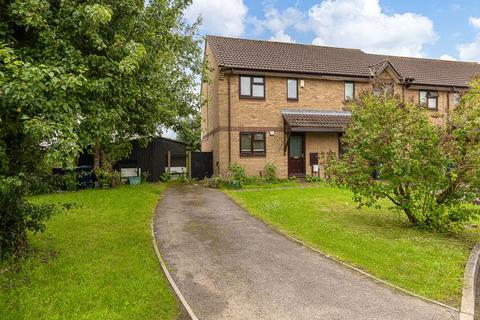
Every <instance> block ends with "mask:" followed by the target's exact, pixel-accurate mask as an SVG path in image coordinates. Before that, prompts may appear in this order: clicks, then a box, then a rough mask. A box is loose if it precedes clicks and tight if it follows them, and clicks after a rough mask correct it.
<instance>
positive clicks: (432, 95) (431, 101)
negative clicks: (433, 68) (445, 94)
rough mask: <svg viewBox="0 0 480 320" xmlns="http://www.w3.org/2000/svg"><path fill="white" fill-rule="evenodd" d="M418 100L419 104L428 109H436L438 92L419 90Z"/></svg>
mask: <svg viewBox="0 0 480 320" xmlns="http://www.w3.org/2000/svg"><path fill="white" fill-rule="evenodd" d="M418 100H419V102H420V105H422V106H424V107H426V108H427V109H429V110H438V92H437V91H426V90H420V92H419V96H418Z"/></svg>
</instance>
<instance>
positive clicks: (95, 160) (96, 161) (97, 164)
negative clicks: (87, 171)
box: [93, 145, 102, 170]
mask: <svg viewBox="0 0 480 320" xmlns="http://www.w3.org/2000/svg"><path fill="white" fill-rule="evenodd" d="M101 160H102V153H101V152H100V146H98V145H96V146H95V154H94V156H93V170H97V169H100V164H101Z"/></svg>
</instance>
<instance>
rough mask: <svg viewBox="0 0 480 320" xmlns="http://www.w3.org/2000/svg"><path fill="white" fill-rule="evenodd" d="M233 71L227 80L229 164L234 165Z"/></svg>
mask: <svg viewBox="0 0 480 320" xmlns="http://www.w3.org/2000/svg"><path fill="white" fill-rule="evenodd" d="M231 73H232V71H230V74H228V78H227V91H228V99H227V104H228V164H230V163H232V103H231V98H230V95H231V92H230V91H231V89H230V77H231Z"/></svg>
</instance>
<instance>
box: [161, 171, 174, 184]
mask: <svg viewBox="0 0 480 320" xmlns="http://www.w3.org/2000/svg"><path fill="white" fill-rule="evenodd" d="M170 180H172V174H171V173H170V172H164V173H163V174H162V175H161V176H160V181H162V182H169V181H170Z"/></svg>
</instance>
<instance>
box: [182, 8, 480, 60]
mask: <svg viewBox="0 0 480 320" xmlns="http://www.w3.org/2000/svg"><path fill="white" fill-rule="evenodd" d="M199 15H201V16H202V19H203V24H202V27H201V33H202V34H216V35H225V36H233V37H245V38H253V39H264V40H277V41H289V42H296V43H307V44H312V43H313V44H318V45H329V46H340V47H351V48H360V49H363V50H364V51H366V52H374V53H385V54H394V55H407V56H419V57H428V58H444V59H460V60H469V61H480V1H478V0H477V1H474V0H465V1H448V0H446V1H434V0H417V1H413V0H403V1H399V0H397V1H394V0H307V1H296V0H265V1H254V0H193V4H192V6H191V7H190V8H189V9H188V10H187V13H186V19H187V21H190V22H191V21H193V20H194V19H195V17H197V16H199Z"/></svg>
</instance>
